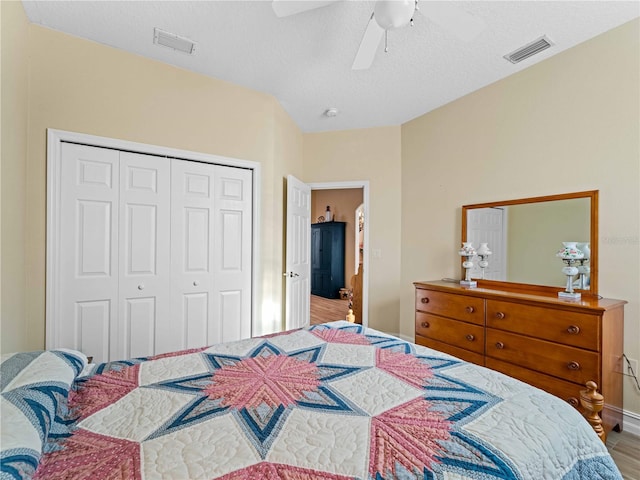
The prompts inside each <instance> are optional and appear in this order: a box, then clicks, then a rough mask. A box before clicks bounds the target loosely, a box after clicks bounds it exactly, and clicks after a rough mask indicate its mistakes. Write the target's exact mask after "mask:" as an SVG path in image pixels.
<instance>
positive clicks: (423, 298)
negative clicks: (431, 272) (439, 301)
mask: <svg viewBox="0 0 640 480" xmlns="http://www.w3.org/2000/svg"><path fill="white" fill-rule="evenodd" d="M420 301H421V302H422V303H429V299H428V298H427V297H422V298H421V299H420Z"/></svg>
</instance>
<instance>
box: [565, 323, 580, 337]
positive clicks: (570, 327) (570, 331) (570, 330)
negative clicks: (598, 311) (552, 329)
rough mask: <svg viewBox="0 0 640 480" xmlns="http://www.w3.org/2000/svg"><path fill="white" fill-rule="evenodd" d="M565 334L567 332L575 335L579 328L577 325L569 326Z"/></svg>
mask: <svg viewBox="0 0 640 480" xmlns="http://www.w3.org/2000/svg"><path fill="white" fill-rule="evenodd" d="M567 332H569V333H570V334H571V335H576V334H578V333H580V327H579V326H577V325H571V326H569V328H567Z"/></svg>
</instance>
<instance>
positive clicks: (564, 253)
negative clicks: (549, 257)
mask: <svg viewBox="0 0 640 480" xmlns="http://www.w3.org/2000/svg"><path fill="white" fill-rule="evenodd" d="M577 243H578V242H562V245H564V247H562V248H561V249H560V250H559V251H558V253H556V257H559V258H560V259H562V261H563V263H564V264H565V265H566V266H565V267H563V268H562V273H564V274H565V275H566V276H567V287H566V288H565V289H564V291H563V292H558V297H559V298H567V299H571V300H580V297H581V295H580V293H578V292H574V291H573V277H574V276H575V275H577V274H578V272H579V270H578V268H577V267H574V264H575V263H576V262H577V261H579V260H581V259H583V258H584V253H582V252H581V251H580V250H578V247H577V246H576V245H577Z"/></svg>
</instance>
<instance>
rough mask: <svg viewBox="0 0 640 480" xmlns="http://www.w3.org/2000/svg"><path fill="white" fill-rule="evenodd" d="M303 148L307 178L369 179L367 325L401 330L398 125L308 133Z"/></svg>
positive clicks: (381, 328) (366, 217) (390, 330)
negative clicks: (399, 317)
mask: <svg viewBox="0 0 640 480" xmlns="http://www.w3.org/2000/svg"><path fill="white" fill-rule="evenodd" d="M303 150H304V156H303V158H304V177H303V180H304V181H305V182H308V183H315V182H337V181H349V180H353V181H355V180H368V181H369V197H370V198H369V201H370V207H369V209H370V211H369V212H365V219H366V220H365V221H366V225H368V226H370V227H371V230H370V231H369V243H370V245H369V249H370V250H369V252H370V258H369V262H370V263H369V265H370V272H369V326H370V327H372V328H376V329H378V330H383V331H387V332H398V312H399V303H398V297H399V292H398V287H399V285H400V215H399V212H400V127H399V126H398V127H382V128H371V129H363V130H347V131H340V132H326V133H313V134H305V135H304V146H303ZM325 206H326V205H325ZM374 251H379V253H380V255H379V257H377V256H376V255H374V253H375V252H374Z"/></svg>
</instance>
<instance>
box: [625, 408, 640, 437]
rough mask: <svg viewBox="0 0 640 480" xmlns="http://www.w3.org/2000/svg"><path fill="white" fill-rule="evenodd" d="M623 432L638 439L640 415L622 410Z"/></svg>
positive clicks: (639, 435) (639, 434)
mask: <svg viewBox="0 0 640 480" xmlns="http://www.w3.org/2000/svg"><path fill="white" fill-rule="evenodd" d="M622 425H623V431H625V432H627V433H630V434H632V435H636V436H638V437H640V414H638V413H636V412H630V411H629V410H622Z"/></svg>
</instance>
